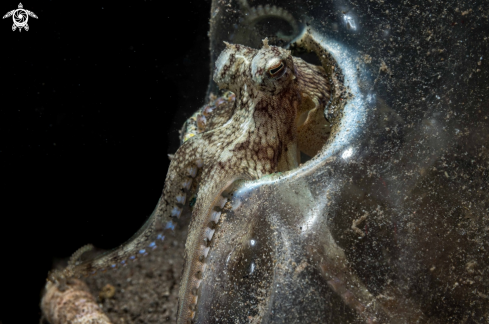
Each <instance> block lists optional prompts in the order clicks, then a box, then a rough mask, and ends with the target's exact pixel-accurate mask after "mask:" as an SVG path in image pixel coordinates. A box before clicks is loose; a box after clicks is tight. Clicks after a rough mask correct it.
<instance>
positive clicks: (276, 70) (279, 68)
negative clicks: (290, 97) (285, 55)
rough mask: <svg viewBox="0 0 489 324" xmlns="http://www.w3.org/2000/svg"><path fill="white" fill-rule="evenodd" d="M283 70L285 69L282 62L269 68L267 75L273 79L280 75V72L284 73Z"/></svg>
mask: <svg viewBox="0 0 489 324" xmlns="http://www.w3.org/2000/svg"><path fill="white" fill-rule="evenodd" d="M284 68H285V65H284V63H283V62H279V63H278V64H276V65H274V66H272V67H270V68H269V69H268V73H270V75H271V76H272V77H273V78H275V77H278V76H280V75H281V73H280V72H282V71H284Z"/></svg>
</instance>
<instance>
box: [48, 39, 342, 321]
mask: <svg viewBox="0 0 489 324" xmlns="http://www.w3.org/2000/svg"><path fill="white" fill-rule="evenodd" d="M316 54H320V53H319V52H317V53H316ZM322 57H323V58H324V57H325V56H324V55H323V56H322ZM328 62H329V61H327V60H326V59H323V60H322V63H323V64H322V65H323V66H316V65H313V64H310V63H307V62H306V61H304V60H303V59H301V58H299V57H294V56H292V54H291V51H290V50H287V49H283V48H280V47H277V46H272V45H269V43H268V39H266V38H265V39H264V40H263V46H262V48H261V49H254V48H250V47H246V46H243V45H239V44H229V43H226V48H225V49H224V50H223V51H222V53H221V54H220V56H219V57H218V59H217V61H216V63H215V71H214V75H213V79H214V81H215V82H216V83H217V84H218V86H219V88H221V89H226V90H227V92H226V93H224V95H223V96H221V97H219V98H217V97H213V98H211V99H213V100H211V103H210V104H209V105H206V106H204V107H203V108H202V109H201V110H200V111H199V112H198V113H197V114H196V115H195V116H193V117H192V118H191V119H190V120H189V122H188V123H187V127H186V128H184V132H183V134H182V140H183V144H182V145H181V146H180V148H179V149H178V150H177V152H176V153H175V154H174V155H173V156H172V157H171V164H170V167H169V170H168V173H167V177H166V181H165V185H164V189H163V193H162V196H161V198H160V200H159V202H158V204H157V206H156V208H155V210H154V212H153V213H152V215H151V216H150V218H149V219H148V221H147V222H146V223H145V225H143V227H142V228H141V229H140V230H139V231H138V232H137V233H136V234H134V235H133V237H132V238H131V239H129V240H128V241H127V242H126V243H124V244H123V245H121V246H120V247H119V248H116V249H114V250H112V251H109V252H107V253H105V254H103V255H101V256H99V257H96V258H93V259H88V260H82V258H81V257H82V255H84V254H85V252H87V251H89V250H90V249H91V248H92V246H90V245H88V246H85V247H82V248H81V249H80V250H79V251H77V252H75V254H74V255H73V256H72V258H71V259H70V262H69V265H68V267H67V268H66V269H65V270H63V271H53V272H52V273H50V275H49V279H50V280H51V281H53V282H57V281H60V280H63V279H64V278H69V277H72V276H77V275H91V274H94V273H96V272H97V271H105V270H107V269H110V268H117V267H120V266H123V265H124V264H126V262H127V261H128V260H131V259H136V258H137V257H138V256H140V255H145V254H147V253H148V252H149V250H151V249H154V248H156V246H157V243H158V240H163V239H164V237H165V233H166V232H167V231H171V230H173V229H174V227H175V226H176V220H177V219H179V218H180V216H181V215H182V212H183V210H184V208H186V207H187V206H189V203H190V204H191V205H193V209H192V217H191V221H190V225H189V231H188V237H187V241H186V245H185V250H186V252H185V266H184V270H183V275H182V279H181V286H180V292H179V309H178V319H177V322H178V323H187V322H188V321H191V320H192V319H195V316H196V305H197V300H198V296H199V286H200V285H201V283H202V281H203V280H205V273H206V265H207V263H206V257H207V256H208V254H209V250H210V249H211V248H212V242H213V237H214V233H215V232H216V231H218V230H219V226H220V225H221V223H222V222H223V221H225V220H223V219H221V214H222V213H223V209H224V208H225V205H226V203H227V201H228V198H226V197H227V194H228V193H229V191H230V190H231V189H232V188H233V183H235V182H236V181H238V180H255V179H259V178H262V177H264V176H267V175H270V174H273V173H276V172H285V171H289V170H292V169H294V168H297V167H298V166H299V164H300V163H301V153H302V154H305V155H306V156H309V157H312V156H314V155H316V154H317V153H318V151H319V150H320V149H321V148H322V147H323V145H324V144H325V143H326V141H327V140H328V138H329V136H330V132H331V128H330V123H329V121H328V120H327V119H326V118H325V114H324V112H325V107H326V106H327V105H328V103H330V102H331V100H333V99H334V98H335V95H336V96H338V93H339V91H338V88H339V85H338V81H337V80H336V79H335V77H333V76H332V74H331V71H333V70H334V67H333V66H332V65H331V64H329V65H328V64H327V63H328ZM192 195H194V197H195V199H190V197H192ZM169 217H171V219H173V220H170V221H167V220H168V218H169Z"/></svg>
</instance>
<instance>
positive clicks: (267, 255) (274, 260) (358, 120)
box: [195, 0, 489, 323]
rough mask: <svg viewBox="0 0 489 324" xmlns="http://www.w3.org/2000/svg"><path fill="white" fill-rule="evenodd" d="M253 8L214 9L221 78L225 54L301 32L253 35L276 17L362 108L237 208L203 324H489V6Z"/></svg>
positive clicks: (201, 309)
mask: <svg viewBox="0 0 489 324" xmlns="http://www.w3.org/2000/svg"><path fill="white" fill-rule="evenodd" d="M249 2H250V3H249V4H248V3H246V1H238V2H232V3H230V4H229V5H228V3H227V2H223V1H217V0H215V1H213V4H212V9H211V30H210V37H211V59H212V64H213V63H214V61H215V60H216V58H217V56H218V55H219V53H220V52H221V51H222V49H223V48H224V46H225V45H224V43H223V41H227V42H230V43H236V42H239V43H240V44H243V45H248V46H253V47H257V46H260V43H261V40H262V39H263V38H265V37H269V38H271V37H273V35H277V34H278V32H282V33H284V34H287V32H291V31H292V32H293V30H294V26H292V25H291V24H290V23H288V24H285V26H286V27H283V26H284V22H283V21H280V19H275V20H274V19H265V20H264V21H260V22H257V23H256V24H252V25H250V24H248V25H247V24H243V14H247V13H248V14H249V12H250V11H249V8H246V5H248V6H249V7H252V6H255V7H257V6H258V5H266V4H269V5H276V6H280V7H282V8H283V9H284V10H286V11H287V12H289V13H291V14H292V15H293V17H294V19H295V20H296V22H297V28H298V29H300V30H302V29H301V28H303V27H304V26H305V29H307V30H308V32H309V33H310V34H311V35H313V37H314V39H315V40H316V41H317V42H318V44H320V45H321V46H322V48H324V49H325V50H326V51H328V52H329V53H330V54H331V56H332V57H333V58H334V60H335V61H336V63H337V65H338V67H339V68H340V69H341V73H342V74H343V77H344V81H343V82H344V84H345V85H346V87H347V89H348V91H349V93H350V95H351V96H350V97H349V98H348V100H347V102H346V105H345V106H344V107H343V108H342V109H343V111H342V115H341V117H340V118H338V119H336V121H335V127H336V131H335V135H334V136H332V138H330V140H329V141H328V143H326V145H325V147H324V148H323V149H322V150H321V152H320V153H319V154H318V155H316V156H315V157H313V158H312V159H311V160H310V161H308V162H306V163H304V164H303V165H301V166H300V167H299V168H297V169H295V170H292V171H289V172H286V173H281V174H276V175H272V176H269V177H265V178H263V179H260V180H257V181H253V182H244V183H243V184H242V185H241V186H240V187H239V188H238V190H237V191H236V192H235V193H234V195H233V197H232V200H231V203H232V205H233V209H232V210H231V211H229V212H228V214H227V217H226V220H225V222H222V224H221V225H220V228H219V231H218V232H216V235H215V238H214V239H213V243H212V248H211V249H210V252H209V256H208V260H209V261H208V262H209V264H208V265H207V268H206V274H205V277H204V280H203V282H202V284H201V287H200V292H199V299H198V304H197V316H196V318H195V321H196V322H197V323H210V322H219V323H221V322H223V323H231V322H233V323H238V322H239V323H245V322H246V323H296V322H300V323H363V322H368V323H373V322H385V323H487V322H488V321H489V276H488V271H489V268H488V265H489V255H488V251H489V246H488V243H489V240H488V235H489V197H488V190H487V189H488V178H489V169H488V168H489V148H488V145H489V141H488V140H489V107H488V104H487V96H488V94H489V93H488V89H489V82H488V80H489V79H488V74H487V73H488V72H487V63H486V60H487V58H488V53H487V52H488V37H489V32H488V31H489V23H488V14H489V6H488V4H487V2H484V1H478V2H458V1H426V0H422V1H421V0H420V1H387V0H385V1H384V0H360V1H341V0H331V1H302V0H301V1H282V2H278V1H275V2H273V3H266V2H263V1H249ZM247 10H248V11H247ZM286 29H287V30H286ZM278 38H279V39H280V37H278ZM257 44H258V45H257ZM288 44H289V42H284V43H283V46H288ZM209 92H214V93H216V92H217V91H216V87H215V84H214V83H213V82H212V80H211V82H210V86H209Z"/></svg>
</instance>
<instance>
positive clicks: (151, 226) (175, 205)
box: [48, 141, 203, 282]
mask: <svg viewBox="0 0 489 324" xmlns="http://www.w3.org/2000/svg"><path fill="white" fill-rule="evenodd" d="M201 150H202V146H200V145H199V142H198V141H188V142H186V143H185V144H184V145H182V146H181V147H180V149H179V151H180V152H182V154H185V155H182V154H179V155H175V157H174V158H173V160H172V163H171V164H170V169H169V171H168V174H167V177H166V181H165V188H164V190H163V195H162V197H161V198H160V200H159V201H158V204H157V205H156V208H155V210H154V211H153V213H152V214H151V216H150V217H149V218H148V220H147V221H146V222H145V224H144V225H143V226H142V227H141V228H140V229H139V230H138V231H137V232H136V233H135V234H134V235H133V236H132V237H131V238H130V239H129V240H128V241H126V242H125V243H123V244H122V245H121V246H119V247H117V248H115V249H112V250H109V251H107V252H105V253H103V254H102V255H98V256H95V257H93V258H89V259H87V260H84V261H81V260H80V259H81V257H82V255H83V254H84V253H85V252H86V251H89V250H91V249H92V248H93V246H91V245H86V246H84V247H82V248H80V249H79V250H77V251H76V252H75V253H74V254H73V256H72V257H71V258H70V262H69V265H68V267H67V268H66V269H64V270H63V271H57V270H55V271H53V272H51V273H50V274H49V275H48V280H50V281H53V282H55V281H60V280H62V279H65V278H69V277H79V276H82V275H83V276H87V275H93V274H95V273H96V272H98V271H105V270H108V269H116V268H119V267H121V266H124V265H125V264H126V263H127V262H128V261H130V260H135V259H137V258H138V257H139V256H142V255H146V254H147V253H148V251H149V250H152V249H155V248H156V247H157V244H158V243H157V242H158V241H159V240H164V238H165V236H166V232H168V231H173V230H174V228H175V226H176V224H175V223H174V222H173V221H172V220H168V218H167V217H168V216H170V217H173V218H179V217H180V215H181V213H182V210H183V208H184V206H185V205H186V204H187V197H189V196H190V195H191V194H192V191H193V190H195V185H194V186H192V182H193V180H194V178H195V177H196V175H197V172H198V169H199V168H202V166H203V160H202V158H201V157H200V155H199V154H201ZM183 157H185V158H183Z"/></svg>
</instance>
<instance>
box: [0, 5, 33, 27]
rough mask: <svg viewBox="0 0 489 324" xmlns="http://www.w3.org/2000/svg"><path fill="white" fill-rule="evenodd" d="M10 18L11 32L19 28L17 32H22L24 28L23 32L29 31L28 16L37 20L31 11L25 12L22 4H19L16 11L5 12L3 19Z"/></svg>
mask: <svg viewBox="0 0 489 324" xmlns="http://www.w3.org/2000/svg"><path fill="white" fill-rule="evenodd" d="M10 16H12V19H13V20H14V24H13V25H12V31H15V29H17V28H19V32H20V31H22V28H24V29H25V30H29V25H27V20H29V16H31V17H33V18H36V19H37V16H36V14H35V13H33V12H32V11H29V10H25V9H24V7H23V6H22V3H19V8H18V9H14V10H12V11H9V12H7V13H6V14H5V16H3V19H5V18H8V17H10Z"/></svg>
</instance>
